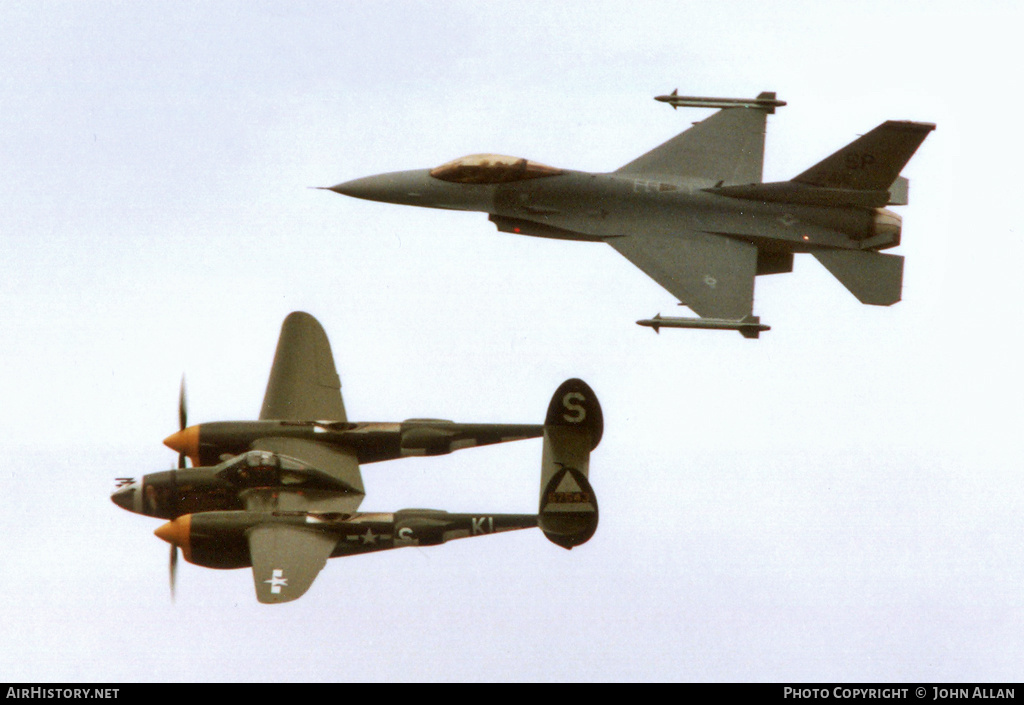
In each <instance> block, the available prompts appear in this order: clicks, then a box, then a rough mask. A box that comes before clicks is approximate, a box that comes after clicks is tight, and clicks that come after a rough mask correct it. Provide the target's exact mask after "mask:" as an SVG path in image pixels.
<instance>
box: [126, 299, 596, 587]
mask: <svg viewBox="0 0 1024 705" xmlns="http://www.w3.org/2000/svg"><path fill="white" fill-rule="evenodd" d="M185 406H186V405H185V394H184V381H183V382H182V391H181V394H180V396H179V426H180V430H179V431H178V432H177V433H175V434H173V435H171V436H170V437H168V438H167V439H166V440H165V441H164V443H165V444H166V445H168V446H169V447H170V448H172V449H173V450H176V451H178V453H179V459H178V468H177V469H175V470H170V471H167V472H158V473H153V474H149V475H145V476H144V477H142V479H141V480H135V479H133V478H119V479H118V489H117V490H116V491H115V492H114V494H113V495H112V497H111V498H112V499H113V501H114V503H115V504H117V505H118V506H120V507H122V508H124V509H127V510H129V511H131V512H135V513H138V514H144V515H147V516H151V517H158V518H161V519H167V520H169V521H168V522H167V523H165V524H164V525H162V526H161V527H159V528H158V529H157V530H156V532H155V533H156V535H157V536H158V537H160V538H161V539H163V540H165V541H167V542H168V543H170V544H171V558H170V566H171V592H172V597H173V594H174V582H175V575H176V566H177V556H178V549H181V552H182V553H183V554H184V556H185V560H187V561H189V562H190V563H194V564H195V565H199V566H205V567H208V568H223V569H228V568H246V567H251V568H252V572H253V580H254V583H255V587H256V597H257V599H258V600H259V601H260V602H264V603H278V602H288V601H290V600H294V599H296V598H298V597H301V596H302V595H303V594H304V593H305V592H306V591H307V590H308V589H309V587H310V585H311V584H312V583H313V581H314V580H315V579H316V576H317V575H318V574H319V573H320V570H321V569H322V568H323V567H324V565H325V564H326V562H327V559H328V558H333V557H339V556H349V555H353V554H357V553H369V552H372V551H385V550H388V549H392V548H401V547H404V546H432V545H435V544H440V543H444V542H446V541H450V540H452V539H461V538H470V537H476V536H486V535H489V534H496V533H500V532H504V531H513V530H515V529H527V528H532V527H538V528H540V529H541V531H542V532H543V533H544V535H545V536H546V537H547V538H548V539H550V540H551V541H552V542H553V543H555V544H557V545H559V546H562V547H564V548H569V549H571V548H573V547H574V546H579V545H580V544H582V543H584V542H586V541H587V540H589V539H590V537H591V536H593V534H594V532H595V531H596V529H597V520H598V511H597V499H596V497H595V495H594V490H593V488H592V487H591V486H590V482H589V480H588V476H589V466H590V452H591V451H592V450H593V449H594V448H596V447H597V444H598V443H599V442H600V440H601V435H602V432H603V427H604V420H603V416H602V412H601V406H600V404H599V403H598V400H597V397H596V396H595V395H594V392H593V390H591V389H590V387H589V386H587V384H586V383H585V382H583V381H581V380H578V379H570V380H567V381H565V382H564V383H562V385H561V386H560V387H559V388H558V390H557V391H556V392H555V394H554V396H553V397H552V399H551V402H550V404H549V406H548V412H547V417H546V418H545V420H544V423H543V425H527V424H463V423H455V422H452V421H445V420H440V419H410V420H407V421H403V422H401V423H353V422H350V421H349V420H348V416H347V414H346V413H345V406H344V403H343V402H342V398H341V382H340V380H339V377H338V373H337V371H336V368H335V366H334V358H333V356H332V354H331V347H330V342H329V341H328V339H327V335H326V333H325V332H324V330H323V328H322V327H321V326H320V324H319V323H318V322H317V320H316V319H315V318H313V317H312V316H310V315H309V314H307V313H301V312H296V313H292V314H290V315H289V316H288V317H287V318H286V319H285V321H284V324H283V325H282V327H281V337H280V339H279V340H278V345H277V352H276V353H275V356H274V362H273V366H272V368H271V372H270V381H269V382H268V384H267V390H266V395H265V397H264V399H263V408H262V410H261V412H260V416H259V420H258V421H227V422H214V423H203V424H198V425H196V426H187V413H186V409H185ZM526 438H543V448H542V454H541V461H540V466H541V471H540V506H539V509H538V513H537V514H493V513H480V514H450V513H448V512H445V511H440V510H429V509H404V510H400V511H397V512H394V513H382V512H371V513H364V512H359V511H357V510H358V508H359V505H360V503H361V502H362V500H363V496H364V494H365V492H364V489H363V481H362V478H361V476H360V468H359V466H360V464H363V463H374V462H379V461H383V460H392V459H396V458H405V457H411V456H424V455H441V454H446V453H450V452H452V451H455V450H459V449H462V448H469V447H472V446H482V445H488V444H492V443H503V442H506V441H515V440H520V439H526ZM186 458H190V459H191V461H192V463H193V467H187V463H186Z"/></svg>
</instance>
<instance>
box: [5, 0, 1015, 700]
mask: <svg viewBox="0 0 1024 705" xmlns="http://www.w3.org/2000/svg"><path fill="white" fill-rule="evenodd" d="M961 8H964V9H961ZM0 16H2V21H0V105H2V108H0V166H2V167H3V171H4V174H5V179H4V186H5V187H4V192H3V195H2V196H0V205H2V207H0V253H2V259H0V262H2V264H3V276H2V277H0V399H2V401H3V403H2V404H0V429H2V431H0V438H2V440H3V444H4V451H5V455H6V460H5V462H4V463H3V466H2V470H0V497H2V498H3V501H4V503H5V505H4V508H3V511H2V512H0V535H2V536H3V537H4V540H3V545H2V548H0V580H2V583H3V595H4V599H3V601H2V605H0V627H2V631H3V633H4V635H5V639H4V643H3V644H2V645H0V680H10V681H136V680H156V681H179V680H181V681H193V680H200V681H220V680H226V681H249V680H268V681H280V680H317V681H320V680H323V681H350V680H399V679H410V680H421V679H423V680H478V679H479V680H623V679H625V680H649V679H657V680H687V681H689V680H770V681H793V680H814V681H832V680H841V681H857V680H883V681H890V680H891V681H904V682H915V681H920V682H927V681H964V680H1019V679H1020V678H1021V676H1022V675H1024V674H1022V670H1021V664H1022V663H1024V636H1022V635H1024V560H1022V559H1024V549H1022V545H1024V543H1022V541H1024V478H1022V469H1024V468H1022V463H1021V460H1020V452H1019V446H1020V437H1021V421H1022V418H1021V407H1020V404H1021V401H1020V400H1021V397H1022V390H1024V372H1022V367H1021V364H1020V355H1021V353H1020V350H1021V343H1022V339H1024V333H1022V327H1021V324H1020V308H1021V305H1022V304H1021V300H1022V298H1024V285H1022V283H1021V282H1022V278H1021V274H1020V272H1021V262H1022V259H1024V257H1022V254H1024V246H1022V241H1021V225H1020V207H1019V194H1020V189H1021V179H1020V164H1021V163H1022V160H1024V149H1022V145H1021V139H1020V135H1019V130H1018V128H1017V127H1016V120H1017V119H1018V118H1019V115H1020V112H1021V111H1020V107H1021V99H1020V95H1019V90H1018V86H1017V85H1016V84H1015V83H1013V81H1012V77H1013V76H1015V75H1016V72H1018V71H1019V68H1020V66H1021V65H1024V51H1022V49H1021V45H1020V40H1019V29H1020V27H1021V26H1022V20H1024V12H1022V11H1021V10H1020V9H1018V4H1017V3H1014V2H987V3H986V2H980V3H972V4H971V5H970V8H969V9H966V5H965V4H964V3H960V2H902V3H892V2H870V1H868V2H858V3H845V2H782V3H764V2H753V1H750V2H745V1H736V2H728V1H725V2H722V1H719V2H713V3H710V2H709V3H699V2H690V3H678V2H664V3H662V2H645V1H641V2H634V3H622V2H594V1H588V2H562V3H548V2H507V3H502V2H490V3H479V2H443V3H442V2H368V3H367V2H359V3H357V2H292V1H289V2H253V1H252V0H246V1H245V2H204V3H198V2H195V3H188V2H159V1H157V2H148V3H135V2H45V1H43V2H41V1H38V0H32V1H31V2H16V1H12V0H5V2H3V3H2V4H0ZM673 88H678V89H679V91H680V92H681V93H685V94H691V95H712V96H730V97H731V96H735V97H750V96H753V95H756V94H757V93H758V92H760V91H762V90H775V91H777V92H778V94H779V97H780V98H781V99H782V100H786V101H788V103H789V105H787V106H786V107H784V108H781V109H779V111H778V112H777V113H776V114H775V115H772V116H770V117H769V120H768V136H767V146H766V155H765V173H764V177H765V180H766V181H778V180H785V179H788V178H791V177H792V176H794V175H795V174H798V173H800V172H801V171H802V170H804V169H805V168H807V167H808V166H810V165H811V164H814V163H815V162H817V161H819V160H820V159H822V158H823V157H825V156H826V155H828V154H830V153H831V152H832V151H834V150H836V149H838V148H839V147H841V146H843V145H845V144H846V143H848V142H850V141H852V140H853V139H855V138H856V137H857V136H858V135H860V134H863V133H865V132H867V131H868V130H870V129H871V128H873V127H874V126H876V125H877V124H879V123H881V122H883V121H884V120H887V119H901V120H916V121H924V122H934V123H936V124H937V125H938V128H937V130H936V131H935V132H933V133H932V134H930V135H929V136H928V138H927V140H926V141H925V142H924V144H923V145H922V147H921V149H920V150H919V151H918V153H917V154H916V155H915V156H914V158H913V159H912V160H911V162H910V163H909V165H908V167H907V168H906V169H905V170H904V172H903V173H904V175H905V176H907V177H908V178H909V179H910V181H911V191H910V201H911V203H910V205H909V206H908V207H905V208H900V209H898V210H899V213H900V215H902V216H903V218H904V227H903V245H902V246H901V247H900V248H899V249H898V250H896V252H898V253H899V254H902V255H905V256H906V275H905V282H904V290H903V301H902V302H901V303H899V304H897V305H895V306H893V307H891V308H878V307H870V306H862V305H861V304H859V303H858V302H857V301H856V299H855V298H854V297H853V296H852V295H851V294H850V293H849V292H847V291H846V289H845V288H843V286H842V285H841V284H840V283H839V282H838V281H836V280H835V279H834V278H832V276H831V275H830V274H828V272H827V271H826V270H825V269H824V268H823V267H821V266H820V265H819V264H818V263H817V262H816V261H814V259H813V258H811V257H809V256H801V257H798V258H797V260H796V266H795V269H794V271H793V273H791V274H787V275H779V276H772V277H762V278H759V281H758V282H757V289H756V298H755V307H754V310H755V313H757V314H759V315H760V316H761V317H762V320H763V321H764V322H766V323H768V324H769V325H771V326H772V330H771V331H770V332H768V333H765V334H763V335H762V337H761V339H760V340H756V341H754V340H745V339H743V338H742V337H740V336H739V335H737V334H735V333H731V332H706V331H681V330H668V331H663V332H662V334H661V335H654V334H653V333H652V332H651V331H650V330H649V329H646V328H640V327H638V326H636V325H635V324H634V321H635V320H637V319H638V318H647V317H650V316H653V315H654V314H656V313H659V312H661V313H662V314H664V315H673V314H676V312H677V311H679V309H677V308H676V307H675V300H674V299H673V297H672V296H671V295H670V294H668V293H667V292H666V291H664V290H663V289H661V288H660V287H659V286H658V285H657V284H655V283H654V282H653V281H651V280H650V279H648V278H647V277H646V276H644V275H643V274H642V273H641V272H640V271H639V270H638V269H636V268H635V267H633V266H632V265H631V264H630V263H629V262H627V261H626V260H625V259H623V258H622V257H620V256H619V255H618V254H616V253H615V252H614V251H613V250H612V249H611V248H609V247H606V246H604V245H602V244H596V243H577V242H562V241H552V240H543V239H537V238H529V237H521V236H514V235H509V234H501V233H497V232H496V230H495V228H494V226H493V225H492V224H491V223H489V222H488V221H487V220H486V216H485V215H483V214H479V213H459V212H446V211H435V210H426V209H416V208H407V207H401V206H393V205H387V204H381V203H373V202H367V201H358V200H355V199H349V198H344V197H341V196H338V195H335V194H333V193H329V192H326V191H316V190H311V189H309V188H307V187H310V186H327V185H332V184H335V183H338V182H341V181H345V180H348V179H352V178H356V177H360V176H366V175H369V174H375V173H379V172H384V171H392V170H399V169H412V168H423V167H431V166H435V165H438V164H440V163H442V162H445V161H448V160H450V159H453V158H455V157H459V156H462V155H464V154H470V153H475V152H497V153H502V154H512V155H517V156H523V157H528V158H531V159H534V160H536V161H540V162H542V163H545V164H551V165H554V166H559V167H565V168H574V169H585V170H592V171H611V170H614V169H616V168H618V167H619V166H621V165H622V164H624V163H626V162H628V161H630V160H632V159H633V158H635V157H636V156H637V155H639V154H641V153H643V152H645V151H647V150H649V149H651V148H652V147H654V146H655V145H658V144H660V143H661V142H663V141H665V140H667V139H669V138H670V137H672V136H673V135H675V134H677V133H678V132H680V131H682V130H683V129H685V128H686V127H688V126H689V124H690V122H692V121H694V120H699V119H701V118H703V117H705V116H706V115H707V114H709V112H708V111H701V110H692V109H691V110H679V111H673V110H670V109H669V108H668V107H667V106H665V105H662V104H659V103H656V102H654V101H653V100H652V98H653V96H655V95H658V94H661V93H666V92H669V91H671V90H672V89H673ZM293 310H305V311H308V312H310V313H312V314H313V315H315V316H316V317H317V318H318V319H319V320H320V321H321V323H322V324H323V326H324V328H325V329H326V331H327V333H328V336H329V337H330V339H331V342H332V345H333V347H334V352H335V357H336V361H337V366H338V371H339V373H340V375H341V378H342V382H343V392H344V394H345V403H346V407H347V409H348V413H349V417H350V419H352V420H357V421H399V420H401V419H404V418H409V417H424V416H429V417H440V418H451V419H454V420H456V421H466V422H469V421H481V422H512V423H539V422H540V421H541V420H542V419H543V417H544V412H545V409H546V406H547V403H548V400H549V398H550V395H551V394H552V392H553V391H554V390H555V388H556V387H557V386H558V384H559V383H560V382H562V381H563V380H564V379H566V378H568V377H574V376H578V377H581V378H583V379H585V380H586V381H587V382H588V383H589V384H590V385H591V386H592V387H593V388H594V390H595V391H596V393H597V394H598V396H599V397H600V400H601V402H602V405H603V408H604V415H605V434H604V439H603V442H602V443H601V445H600V446H599V447H598V449H597V450H596V451H595V453H594V454H593V457H592V462H591V481H592V483H593V485H594V487H595V490H596V492H597V495H598V497H599V501H600V507H601V525H600V527H599V529H598V531H597V534H596V535H595V537H594V538H593V539H592V540H591V541H590V542H589V543H587V544H586V545H584V546H582V547H580V548H578V549H575V550H573V551H571V552H566V551H564V550H563V549H561V548H558V547H556V546H555V545H553V544H551V543H549V542H547V541H546V540H545V539H544V537H543V536H542V535H541V534H540V533H539V532H536V531H523V532H515V533H511V534H504V535H501V536H495V537H487V538H484V539H481V540H474V541H458V542H453V543H450V544H447V545H444V546H439V547H434V548H425V549H405V550H401V551H391V552H383V553H378V554H373V555H368V556H361V557H353V558H348V559H335V560H332V561H330V562H329V563H328V565H327V567H326V568H325V569H324V571H323V572H322V573H321V574H320V577H319V578H318V579H317V581H316V583H314V585H313V587H312V588H311V589H310V591H309V592H308V593H307V594H306V595H305V596H304V597H303V598H302V599H300V600H298V601H296V602H294V603H289V604H285V605H280V606H265V605H260V604H258V603H257V602H256V598H255V594H254V592H253V587H252V576H251V571H249V570H237V571H213V570H208V569H204V568H199V567H196V566H192V565H191V564H185V563H182V565H181V566H180V570H179V584H178V597H177V602H176V603H175V604H172V603H171V601H170V599H169V594H168V587H167V557H168V556H167V553H168V552H167V546H166V544H164V543H163V542H162V541H160V540H159V539H157V538H156V537H154V536H153V535H152V531H153V529H155V528H156V527H157V526H158V525H159V524H160V523H161V522H160V521H159V520H154V519H149V518H146V517H141V516H137V515H132V514H130V513H127V512H125V511H123V510H121V509H119V508H118V507H116V506H114V505H113V504H112V503H111V502H110V501H109V494H110V492H111V491H112V490H113V489H114V478H116V477H120V476H135V477H138V476H141V475H142V474H144V473H146V472H155V471H159V470H164V469H167V468H169V467H170V466H171V464H172V463H174V462H175V455H174V454H173V453H172V452H171V451H169V450H167V449H166V448H164V447H163V446H162V445H161V440H162V439H163V438H164V437H165V436H167V435H168V434H169V433H171V432H173V431H174V430H175V428H176V424H177V410H176V397H177V387H178V382H179V379H180V377H181V375H182V373H183V372H184V373H185V374H186V375H187V380H188V388H189V401H190V422H193V423H198V422H202V421H215V420H227V419H250V418H255V417H256V415H257V414H258V412H259V407H260V403H261V401H262V398H263V391H264V388H265V385H266V380H267V374H268V372H269V369H270V364H271V361H272V358H273V354H274V346H275V345H276V340H277V336H278V333H279V330H280V325H281V322H282V320H283V319H284V317H285V316H286V315H287V314H288V313H289V312H290V311H293ZM540 454H541V447H540V442H539V441H537V440H531V441H523V442H520V443H517V444H508V445H504V446H493V447H490V448H482V449H472V450H465V451H461V452H459V453H456V454H453V455H450V456H446V457H440V458H432V459H410V460H403V461H397V462H390V463H383V464H376V465H369V466H365V467H364V469H363V474H364V479H365V483H366V487H367V490H368V496H367V498H366V500H365V502H364V503H363V507H362V508H363V509H364V510H371V511H372V510H379V511H393V510H397V509H401V508H405V507H431V508H438V509H447V510H450V511H474V512H476V511H483V512H532V511H535V510H536V499H537V493H538V487H537V484H538V481H539V464H540Z"/></svg>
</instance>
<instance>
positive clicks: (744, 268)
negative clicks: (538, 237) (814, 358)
mask: <svg viewBox="0 0 1024 705" xmlns="http://www.w3.org/2000/svg"><path fill="white" fill-rule="evenodd" d="M607 242H608V244H609V245H611V246H612V247H614V248H615V249H616V250H617V251H618V252H619V254H621V255H622V256H623V257H625V258H626V259H628V260H629V261H630V262H632V263H633V264H635V265H636V266H637V267H639V268H640V269H642V270H643V271H644V273H645V274H647V276H649V277H650V278H651V279H653V280H654V281H656V282H658V283H659V284H661V285H662V286H663V287H665V289H667V290H668V291H669V293H671V294H672V295H673V296H675V297H677V298H678V299H679V301H680V302H682V303H683V304H685V305H686V306H689V307H690V308H691V309H692V310H693V311H694V313H696V314H697V315H699V316H703V317H707V318H726V319H732V320H739V319H741V318H744V317H746V316H748V315H750V313H751V312H752V310H753V307H754V277H755V276H756V274H757V248H756V247H754V246H753V245H751V244H749V243H746V242H740V241H739V240H734V239H732V238H728V237H725V236H723V235H715V234H712V233H698V232H687V233H682V234H679V235H643V234H637V235H629V236H626V237H620V238H611V239H609V240H607Z"/></svg>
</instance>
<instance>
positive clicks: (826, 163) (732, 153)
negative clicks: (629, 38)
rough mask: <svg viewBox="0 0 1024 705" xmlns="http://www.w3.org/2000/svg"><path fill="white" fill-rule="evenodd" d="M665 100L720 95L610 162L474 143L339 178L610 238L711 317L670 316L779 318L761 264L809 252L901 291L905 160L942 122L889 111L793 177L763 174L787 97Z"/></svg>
mask: <svg viewBox="0 0 1024 705" xmlns="http://www.w3.org/2000/svg"><path fill="white" fill-rule="evenodd" d="M657 99H658V100H659V101H662V102H665V103H668V104H670V105H672V107H673V108H675V107H679V106H698V107H699V106H703V107H717V108H721V109H720V110H719V111H718V112H716V113H714V114H713V115H711V116H710V117H709V118H707V119H706V120H703V121H701V122H698V123H696V124H695V125H694V126H693V127H691V128H690V129H688V130H686V131H685V132H683V133H681V134H679V135H677V136H676V137H674V138H672V139H670V140H669V141H668V142H665V143H664V144H662V145H661V146H659V147H656V148H654V149H653V150H651V151H650V152H648V153H646V154H644V155H642V156H640V157H638V158H637V159H634V160H633V161H631V162H629V163H628V164H626V165H625V166H622V167H620V168H619V169H616V170H615V171H613V172H610V173H599V174H591V173H587V172H581V171H572V170H569V169H560V168H555V167H551V166H545V165H544V164H538V163H537V162H533V161H529V160H527V159H520V158H516V157H507V156H501V155H494V154H475V155H471V156H468V157H463V158H461V159H456V160H455V161H452V162H448V163H447V164H443V165H441V166H439V167H436V168H433V169H418V170H413V171H400V172H393V173H388V174H380V175H377V176H370V177H366V178H361V179H355V180H354V181H348V182H345V183H341V184H338V185H337V186H332V187H330V188H329V189H328V190H330V191H335V192H336V193H340V194H344V195H346V196H354V197H356V198H365V199H369V200H374V201H384V202H388V203H399V204H404V205H413V206H424V207H428V208H446V209H453V210H468V211H483V212H485V213H489V214H490V220H491V221H492V222H493V223H494V224H495V225H496V226H497V228H498V230H500V231H502V232H508V233H517V234H521V235H534V236H537V237H548V238H559V239H565V240H585V241H592V242H606V243H608V244H609V245H611V246H612V247H613V248H615V249H616V250H617V251H618V252H619V253H620V254H621V255H623V256H624V257H625V258H626V259H628V260H629V261H630V262H632V263H633V264H635V265H636V266H637V267H639V268H640V269H641V270H643V271H644V272H645V273H646V274H647V275H648V276H649V277H651V278H652V279H654V280H655V281H656V282H658V283H659V284H660V285H661V286H663V287H664V288H665V289H667V290H668V291H669V292H670V293H672V294H673V295H674V296H676V297H677V298H678V299H679V301H680V302H681V303H682V304H683V305H686V306H688V307H689V308H690V309H692V310H693V311H694V312H695V313H697V314H698V315H699V316H701V317H702V318H701V319H693V318H670V317H664V318H663V317H661V316H660V315H659V316H658V317H656V318H654V319H644V320H642V321H638V323H640V324H641V325H645V326H649V327H651V328H654V330H655V331H658V330H659V329H660V328H662V327H666V328H705V329H707V328H713V329H731V330H737V331H739V332H740V333H741V334H743V335H744V336H745V337H748V338H756V337H758V335H759V334H760V332H761V331H763V330H767V329H768V327H767V326H765V325H763V324H761V323H760V322H759V319H758V317H757V316H754V315H753V298H754V280H755V277H757V276H758V275H763V274H778V273H782V272H791V271H792V270H793V255H794V254H796V253H800V252H809V253H811V254H812V255H814V257H815V258H816V259H817V260H818V261H819V262H821V263H822V264H823V265H824V266H825V267H826V268H827V269H828V270H829V271H830V272H831V273H832V274H833V275H834V276H835V277H836V278H837V279H839V281H841V282H842V283H843V284H844V285H845V286H846V288H847V289H849V290H850V292H852V293H853V295H854V296H856V297H857V298H858V299H859V300H860V301H861V302H862V303H866V304H874V305H880V306H888V305H891V304H893V303H896V302H897V301H899V300H900V296H901V291H902V287H903V257H902V256H899V255H893V254H883V253H882V252H881V250H885V249H888V248H891V247H896V246H897V245H899V243H900V233H901V230H902V220H901V218H900V216H898V215H896V214H895V213H893V212H892V211H890V210H887V209H885V208H884V206H889V205H906V204H907V191H908V182H907V180H906V179H905V178H903V177H901V176H900V175H899V173H900V170H901V169H903V166H904V165H905V164H906V163H907V161H908V160H909V159H910V157H911V156H912V155H913V154H914V152H915V151H916V150H917V148H918V146H920V144H921V142H922V141H923V140H924V139H925V137H926V136H927V135H928V133H929V132H931V131H932V130H933V129H935V125H933V124H930V123H922V122H906V121H893V120H890V121H887V122H885V123H883V124H881V125H879V126H878V127H876V128H875V129H873V130H871V131H870V132H868V133H867V134H865V135H863V136H862V137H860V138H858V139H856V140H854V141H853V142H851V143H850V144H849V145H847V146H846V147H843V148H842V149H840V150H839V151H838V152H836V153H835V154H833V155H832V156H830V157H827V158H826V159H824V160H823V161H821V162H819V163H818V164H815V165H814V166H812V167H811V168H810V169H807V170H806V171H804V172H803V173H801V174H799V175H797V176H795V177H794V178H793V179H791V180H790V181H782V182H775V183H762V181H761V171H762V164H763V161H764V134H765V121H766V115H767V114H768V113H774V112H775V108H776V107H777V106H780V105H785V103H784V102H783V101H780V100H776V99H775V94H774V93H772V92H764V93H761V94H760V95H759V96H758V97H757V98H753V99H749V100H744V99H735V98H700V97H693V96H679V95H678V94H677V93H673V94H672V95H667V96H659V97H658V98H657Z"/></svg>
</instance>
